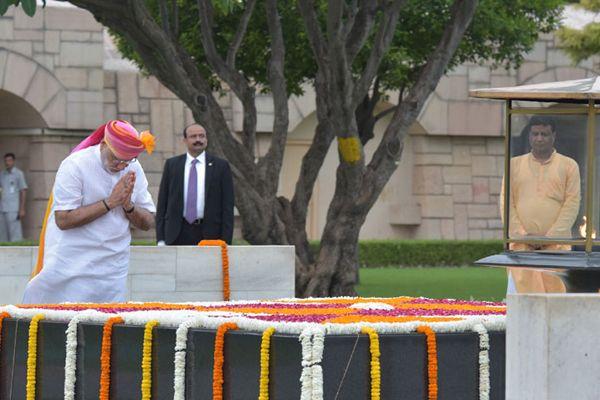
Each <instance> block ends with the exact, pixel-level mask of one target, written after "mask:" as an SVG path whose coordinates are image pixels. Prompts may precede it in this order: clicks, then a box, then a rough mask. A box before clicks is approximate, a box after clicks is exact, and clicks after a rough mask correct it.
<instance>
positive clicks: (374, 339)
mask: <svg viewBox="0 0 600 400" xmlns="http://www.w3.org/2000/svg"><path fill="white" fill-rule="evenodd" d="M361 332H362V333H364V334H367V335H369V343H370V344H369V349H370V351H371V400H379V399H380V398H381V364H380V362H379V357H380V356H381V352H380V351H379V335H378V334H377V331H375V329H373V328H371V327H369V326H365V327H363V328H362V329H361Z"/></svg>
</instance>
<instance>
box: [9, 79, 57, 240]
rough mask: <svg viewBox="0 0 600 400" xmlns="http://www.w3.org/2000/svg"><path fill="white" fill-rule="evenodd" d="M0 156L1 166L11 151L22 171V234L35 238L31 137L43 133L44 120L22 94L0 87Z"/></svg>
mask: <svg viewBox="0 0 600 400" xmlns="http://www.w3.org/2000/svg"><path fill="white" fill-rule="evenodd" d="M0 110H2V112H0V153H1V154H0V157H2V167H1V169H2V170H3V169H4V155H5V154H6V153H14V154H15V156H16V166H17V167H18V168H19V169H20V170H21V171H23V172H24V173H25V179H26V180H27V183H28V185H29V188H30V189H29V190H28V191H27V202H26V208H25V211H26V216H25V218H24V219H23V221H22V227H23V237H24V238H25V239H37V237H36V235H37V227H36V225H39V223H38V221H36V220H35V218H36V214H37V213H36V212H34V211H33V210H34V208H35V198H36V196H37V195H38V194H37V193H36V192H38V191H39V190H37V188H35V187H34V185H32V183H33V182H32V168H31V167H32V166H31V159H32V156H33V157H34V156H35V155H33V154H32V151H31V150H32V147H33V146H32V140H34V139H35V138H36V137H39V136H40V135H42V134H43V132H44V128H46V127H47V123H46V121H45V120H44V118H43V117H42V115H41V114H40V113H39V112H38V111H37V110H36V109H35V108H34V107H33V106H32V105H31V104H29V103H28V102H27V101H26V100H24V99H23V98H21V97H19V96H17V95H15V94H13V93H10V92H7V91H5V90H0Z"/></svg>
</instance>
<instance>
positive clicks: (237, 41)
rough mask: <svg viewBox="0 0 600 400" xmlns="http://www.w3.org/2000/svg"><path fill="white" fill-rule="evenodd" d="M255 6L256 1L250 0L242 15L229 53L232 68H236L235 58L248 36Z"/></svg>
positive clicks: (228, 59) (228, 61)
mask: <svg viewBox="0 0 600 400" xmlns="http://www.w3.org/2000/svg"><path fill="white" fill-rule="evenodd" d="M255 5H256V0H248V4H246V8H245V9H244V13H243V14H242V19H241V21H240V24H239V25H238V29H237V31H236V32H235V36H234V38H233V41H232V42H231V45H230V46H229V50H228V51H227V65H228V66H229V67H230V68H235V57H236V56H237V53H238V51H239V50H240V46H241V45H242V40H243V39H244V36H245V35H246V30H247V29H248V23H249V22H250V17H251V16H252V13H253V12H254V6H255Z"/></svg>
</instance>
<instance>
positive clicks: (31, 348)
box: [25, 314, 45, 400]
mask: <svg viewBox="0 0 600 400" xmlns="http://www.w3.org/2000/svg"><path fill="white" fill-rule="evenodd" d="M44 318H45V317H44V314H37V315H36V316H34V317H33V318H32V319H31V322H30V323H29V340H28V342H27V383H26V386H25V388H26V390H25V392H26V395H25V397H26V399H27V400H35V381H36V367H37V339H38V338H37V334H38V324H39V322H40V321H41V320H43V319H44Z"/></svg>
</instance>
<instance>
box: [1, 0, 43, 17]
mask: <svg viewBox="0 0 600 400" xmlns="http://www.w3.org/2000/svg"><path fill="white" fill-rule="evenodd" d="M19 5H20V6H22V7H23V11H25V14H27V15H29V16H30V17H33V16H34V14H35V10H36V8H37V4H36V1H35V0H0V15H4V14H6V11H7V10H8V8H9V7H10V6H15V7H19ZM45 6H46V0H42V7H45Z"/></svg>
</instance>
